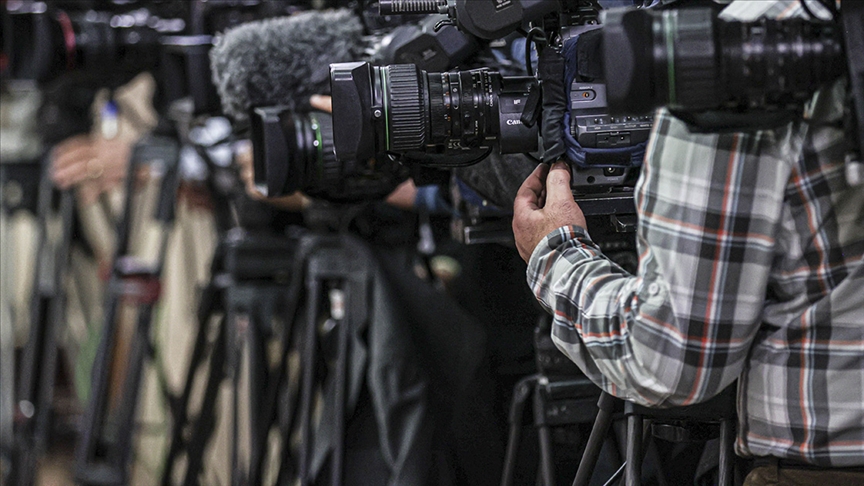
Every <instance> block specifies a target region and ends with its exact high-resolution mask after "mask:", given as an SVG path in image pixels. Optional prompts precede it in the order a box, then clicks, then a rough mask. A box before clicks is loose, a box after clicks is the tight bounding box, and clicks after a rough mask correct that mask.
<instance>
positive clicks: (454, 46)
mask: <svg viewBox="0 0 864 486" xmlns="http://www.w3.org/2000/svg"><path fill="white" fill-rule="evenodd" d="M443 19H444V17H443V16H428V15H422V16H419V18H418V17H417V16H414V17H411V18H410V19H409V21H407V22H402V23H398V22H395V21H394V20H392V19H390V20H389V21H388V22H387V23H386V25H383V24H382V23H380V22H379V23H373V24H374V25H372V26H371V27H370V26H369V25H364V26H363V27H365V29H364V30H365V31H366V32H365V33H366V34H367V35H363V36H362V38H361V37H360V36H359V35H357V34H356V33H353V32H348V30H346V31H345V32H342V29H347V27H346V25H348V24H344V25H340V26H339V27H338V28H335V29H330V30H328V31H327V32H326V33H325V34H323V36H322V35H319V33H317V32H307V30H309V29H307V28H306V27H305V26H304V25H299V24H300V23H301V22H300V20H298V21H297V22H293V19H283V20H280V21H279V22H280V25H279V26H278V32H277V29H276V26H275V25H267V26H263V25H262V26H260V28H261V29H267V30H273V33H272V36H271V37H270V40H271V41H274V45H273V46H272V47H273V49H269V50H268V53H266V54H261V56H262V58H265V57H266V58H268V59H271V61H272V62H270V64H274V63H277V62H280V60H281V59H282V58H287V57H297V56H303V59H302V60H301V61H296V62H295V63H294V65H293V66H291V68H290V69H285V74H284V75H281V76H273V78H278V79H271V76H270V75H269V74H268V75H261V76H258V77H256V78H255V79H249V80H247V79H245V78H244V79H243V81H242V82H237V83H235V82H234V80H233V79H229V78H231V76H230V75H227V76H226V78H225V80H224V81H223V82H221V84H223V85H234V84H242V85H244V87H243V88H242V89H241V91H244V93H249V96H244V97H242V98H243V99H242V101H239V102H238V103H236V105H237V108H238V109H237V110H236V111H240V110H241V109H242V108H245V107H246V106H247V105H249V119H250V124H251V126H250V128H251V130H250V131H251V139H252V145H253V153H254V163H255V178H256V183H258V184H259V185H266V189H267V190H266V193H267V195H268V196H270V197H277V196H281V195H286V194H291V193H293V192H295V191H302V192H304V193H305V194H307V195H309V196H312V197H315V198H320V199H326V200H329V201H333V202H356V201H367V200H372V199H379V198H382V197H384V196H386V195H387V194H389V193H390V192H391V191H392V190H393V189H394V188H395V187H396V186H397V185H398V184H399V183H400V182H401V181H403V180H405V179H406V178H407V177H408V169H407V167H405V166H403V165H401V164H399V163H398V162H397V161H395V160H391V159H388V158H382V157H377V158H376V157H372V156H370V157H346V156H343V157H337V155H336V152H335V150H334V147H333V122H332V118H331V116H330V115H329V114H327V113H321V112H315V111H309V110H308V107H306V106H303V105H304V104H305V103H298V102H295V99H297V98H303V99H304V100H305V99H306V98H308V96H309V95H310V94H326V93H329V92H330V82H329V70H328V71H327V72H326V73H325V76H326V79H325V82H326V85H325V86H320V84H321V83H320V80H319V79H318V73H317V72H316V71H315V66H308V65H307V64H317V62H316V61H319V60H322V59H327V60H333V59H352V58H357V57H363V58H365V59H368V61H369V62H371V63H376V64H378V63H380V64H387V63H391V62H413V63H414V64H415V65H417V66H420V67H422V68H426V69H439V70H440V69H449V68H452V67H454V66H458V65H461V64H462V63H464V62H465V61H466V60H468V59H469V58H471V56H473V55H475V54H477V53H478V52H480V51H481V50H483V49H485V48H486V46H485V45H484V43H482V42H481V41H480V40H479V39H477V38H475V37H474V36H472V35H469V34H465V33H463V32H460V31H459V30H457V29H456V28H455V27H453V26H443V28H438V29H435V26H436V24H438V23H439V22H440V21H441V20H443ZM354 20H359V18H357V19H354ZM364 20H365V17H364ZM308 21H309V22H312V23H313V24H315V25H317V23H316V22H317V20H315V19H311V18H310V19H309V20H308ZM367 24H368V22H367ZM357 27H358V29H359V28H360V25H359V24H358V25H357ZM241 30H242V27H241V28H240V29H238V31H237V32H232V33H229V35H228V36H226V41H225V43H224V44H225V46H227V47H226V48H229V49H232V48H234V47H235V46H236V48H237V49H240V50H243V51H245V50H246V47H245V46H246V45H249V44H251V43H252V42H251V41H250V39H246V38H245V37H250V36H252V35H253V34H252V33H242V32H241ZM229 36H230V38H227V37H229ZM241 37H244V38H243V39H241ZM354 37H357V38H356V39H355V38H354ZM348 38H350V39H352V41H353V42H352V47H351V49H347V50H353V51H356V52H345V51H346V49H343V48H342V47H338V46H333V45H330V44H331V43H334V42H335V43H339V44H340V45H341V44H342V43H343V42H342V41H343V40H345V39H348ZM278 39H282V40H284V41H285V42H284V43H283V42H281V41H278ZM264 42H268V41H264ZM289 43H290V44H291V45H303V46H306V50H307V52H294V51H293V48H291V47H289V46H288V45H287V44H289ZM283 44H285V45H284V48H281V47H280V46H282V45H283ZM357 44H362V47H361V48H357V47H356V46H357ZM221 50H222V49H221V48H220V49H219V51H221ZM259 50H260V49H254V50H252V52H253V54H250V55H252V56H255V55H258V51H259ZM277 51H278V52H277ZM319 51H320V52H319ZM238 52H240V51H239V50H238ZM350 54H353V56H352V55H350ZM217 57H219V58H222V57H228V56H224V55H223V54H222V52H219V53H218V54H217ZM232 57H233V56H232ZM310 60H311V61H310ZM327 64H328V62H327V61H325V62H324V64H323V65H324V66H325V69H327V68H326V66H327ZM287 67H288V66H286V68H287ZM273 70H281V68H273V67H271V71H273ZM216 71H217V78H219V77H220V71H221V70H220V69H217V70H216ZM307 71H311V72H307ZM301 78H302V79H301ZM217 82H218V81H217ZM250 84H251V85H252V89H250V90H247V89H246V87H247V86H249V85H250ZM252 90H254V93H252V92H251V91H252ZM226 91H227V90H226ZM232 91H236V90H232ZM225 99H226V96H223V101H224V100H225ZM227 99H229V100H231V99H234V97H232V95H231V94H228V96H227ZM261 101H264V103H262V102H261ZM274 102H281V103H280V104H275V105H274V104H273V103H274ZM262 104H263V105H264V106H258V105H262ZM267 105H272V106H267ZM232 111H233V110H232ZM373 155H374V154H373Z"/></svg>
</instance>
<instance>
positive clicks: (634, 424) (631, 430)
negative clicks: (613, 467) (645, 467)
mask: <svg viewBox="0 0 864 486" xmlns="http://www.w3.org/2000/svg"><path fill="white" fill-rule="evenodd" d="M641 478H642V416H641V415H639V414H635V413H634V414H631V415H628V416H627V466H626V468H625V470H624V481H625V484H626V485H627V486H639V483H640V481H641Z"/></svg>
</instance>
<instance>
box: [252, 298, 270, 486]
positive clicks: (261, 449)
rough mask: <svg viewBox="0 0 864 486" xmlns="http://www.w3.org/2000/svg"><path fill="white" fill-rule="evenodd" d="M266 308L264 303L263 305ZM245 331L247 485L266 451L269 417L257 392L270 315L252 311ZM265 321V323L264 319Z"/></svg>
mask: <svg viewBox="0 0 864 486" xmlns="http://www.w3.org/2000/svg"><path fill="white" fill-rule="evenodd" d="M265 307H267V306H265ZM251 320H252V322H251V325H250V327H249V333H248V340H247V341H248V350H249V366H248V377H249V378H248V380H249V390H250V392H249V397H248V398H249V423H248V426H249V427H248V428H249V431H250V438H249V439H250V440H249V479H248V481H249V484H261V481H262V478H263V475H262V474H263V472H262V468H263V464H264V456H265V455H266V451H267V436H268V431H269V430H270V424H271V422H272V421H271V420H270V417H267V416H265V415H264V413H263V412H264V410H265V404H264V396H263V393H261V392H262V391H263V390H264V385H265V384H266V383H267V382H268V376H267V360H266V357H265V356H266V350H265V342H264V341H265V339H266V336H264V333H263V330H264V328H265V327H267V326H269V325H270V323H271V322H272V316H270V315H267V314H265V315H263V316H261V315H259V314H258V313H257V312H252V319H251ZM268 321H269V322H268Z"/></svg>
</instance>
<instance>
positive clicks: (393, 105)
mask: <svg viewBox="0 0 864 486" xmlns="http://www.w3.org/2000/svg"><path fill="white" fill-rule="evenodd" d="M389 71H390V72H389V74H390V149H391V150H393V151H395V152H399V151H408V150H417V149H419V148H421V147H423V146H424V145H426V117H425V114H424V113H423V111H424V109H423V107H424V103H423V100H424V93H422V92H421V89H420V70H419V69H417V67H416V66H414V65H412V64H397V65H393V66H390V67H389Z"/></svg>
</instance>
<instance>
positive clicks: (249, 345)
mask: <svg viewBox="0 0 864 486" xmlns="http://www.w3.org/2000/svg"><path fill="white" fill-rule="evenodd" d="M351 213H352V212H351V211H348V212H347V214H346V211H345V209H344V208H327V207H325V208H322V209H320V210H319V213H318V214H317V218H318V220H319V223H318V224H315V227H316V230H314V231H300V230H298V231H295V232H293V233H292V234H290V235H288V236H286V237H276V236H272V235H270V236H262V235H256V234H253V233H249V232H246V231H243V230H240V229H236V230H232V231H231V232H229V233H228V234H227V235H226V237H225V238H224V239H223V241H222V243H221V244H220V248H221V249H222V250H221V251H219V252H218V254H217V257H218V258H217V259H214V269H219V271H218V272H214V275H213V280H212V281H211V284H210V285H208V287H207V290H205V293H204V296H203V298H202V302H201V307H200V309H199V326H200V327H199V334H198V337H197V339H196V342H195V346H194V350H193V352H192V361H191V362H190V367H189V371H188V373H187V381H186V385H185V387H184V390H183V392H182V395H181V396H180V397H179V400H178V401H177V403H176V406H174V407H173V410H174V419H175V423H174V428H173V435H172V440H171V445H170V449H169V454H168V457H167V458H166V465H165V468H164V475H163V480H162V483H163V484H172V481H173V477H174V471H175V468H176V466H177V463H178V461H179V459H180V458H181V457H183V456H184V455H185V457H186V463H187V468H186V472H185V479H184V481H183V482H184V484H197V483H198V482H199V475H200V472H201V468H202V464H203V454H204V449H205V444H206V443H207V442H208V440H209V439H210V438H211V436H212V432H213V428H214V425H215V408H214V407H215V401H216V400H215V398H216V394H217V391H218V389H219V387H220V384H221V382H223V381H224V380H225V379H228V378H230V379H231V381H232V383H233V384H234V387H233V388H234V390H233V393H232V407H231V408H232V412H233V413H232V415H233V417H232V429H233V435H234V439H235V440H234V441H233V445H232V450H231V465H232V467H231V470H232V483H233V484H260V483H261V482H262V480H263V479H264V476H265V472H264V462H265V458H266V456H267V449H268V448H267V446H268V439H269V437H270V431H271V429H273V428H274V427H276V430H277V432H278V435H279V436H280V437H281V442H282V448H283V453H282V455H281V458H279V460H278V461H276V462H278V464H277V466H278V482H279V483H280V484H282V483H284V482H286V481H288V480H289V478H292V477H297V478H299V481H300V484H312V483H314V482H315V481H316V478H317V476H318V474H319V473H320V471H321V468H322V466H323V463H324V459H325V456H329V457H330V471H329V479H330V482H331V484H334V485H336V484H342V479H343V468H344V465H343V458H344V451H345V444H344V436H345V428H346V427H345V418H346V415H347V413H348V412H349V409H350V408H351V407H352V406H353V404H354V403H356V401H357V397H358V395H359V388H360V385H361V380H358V379H356V377H355V379H351V375H352V373H358V372H359V370H361V369H362V368H363V366H364V362H365V355H364V353H363V351H362V349H361V348H360V347H358V346H357V345H356V343H357V342H358V340H359V339H360V337H359V336H360V333H361V332H362V330H363V328H364V327H365V326H366V323H367V320H368V317H369V309H368V303H369V298H370V295H371V294H370V292H371V289H370V279H371V274H372V269H371V266H370V265H371V264H370V259H371V255H370V254H369V253H368V252H367V251H366V249H365V244H364V243H363V242H361V241H359V240H358V239H356V238H354V237H352V236H349V235H347V234H346V233H345V232H344V231H336V232H333V231H331V230H332V229H333V228H334V227H335V228H344V227H345V226H346V224H347V222H348V221H350V218H351V217H352V215H351ZM313 224H314V223H313ZM328 228H329V230H328ZM325 290H326V291H328V295H329V305H325V304H324V302H325V301H326V300H327V299H324V298H322V296H323V295H324V292H325ZM304 297H305V305H304V306H302V309H303V310H305V323H304V325H303V326H302V328H299V326H295V324H298V323H300V321H301V320H302V318H303V316H302V315H301V314H302V312H301V305H300V304H301V300H302V299H304ZM277 302H278V304H277ZM219 311H223V312H224V318H223V319H222V322H221V323H220V325H219V330H218V334H217V338H216V340H215V343H214V344H213V346H212V352H211V353H210V358H209V360H208V361H205V355H206V354H207V353H206V348H207V347H208V345H207V342H206V341H207V340H206V327H207V323H208V322H209V321H210V319H211V316H212V315H213V314H216V313H218V312H219ZM322 312H323V313H324V314H328V315H329V316H330V319H329V320H328V324H329V326H332V331H331V335H332V334H335V340H336V354H335V359H334V362H335V366H334V370H333V371H332V372H331V373H330V374H329V376H326V377H323V374H322V371H321V365H320V361H321V358H320V357H319V353H320V352H321V351H320V350H319V348H320V347H321V346H322V343H321V342H320V341H319V339H318V335H319V330H318V327H319V317H320V316H321V315H322ZM275 315H282V316H284V320H283V322H284V325H283V326H282V328H281V329H276V328H274V327H273V325H272V322H273V317H274V316H275ZM274 334H275V335H278V336H279V341H280V353H279V354H280V356H279V359H278V361H277V363H276V365H275V366H272V365H269V364H268V363H267V360H265V359H263V355H264V349H265V347H266V346H265V341H267V338H268V336H272V335H274ZM298 336H300V337H301V338H302V339H301V340H300V356H301V358H300V372H301V373H302V377H301V379H300V382H301V385H300V390H291V389H290V386H289V383H288V382H289V380H288V372H289V350H290V349H291V345H292V340H296V339H297V337H298ZM223 364H224V366H223ZM205 367H206V368H209V371H208V378H207V384H206V385H205V391H204V397H203V400H202V402H201V403H202V407H201V409H200V411H199V412H198V414H197V416H196V417H192V416H191V414H190V412H189V408H190V404H191V401H192V390H193V388H194V378H195V376H196V374H197V373H198V372H199V369H203V368H205ZM241 378H244V379H245V381H246V382H247V383H248V388H249V390H250V393H248V403H247V404H246V405H247V407H248V410H249V412H248V416H249V423H247V424H243V429H244V430H248V431H249V437H248V439H247V440H245V441H244V442H246V445H248V454H247V456H246V457H245V458H243V460H241V458H240V445H239V442H240V441H239V440H237V439H238V436H239V431H240V429H241V424H240V417H239V415H240V414H239V413H238V410H239V407H240V396H241V394H242V393H241V386H240V383H241ZM316 383H318V384H320V385H321V386H322V387H323V388H324V391H325V397H326V398H325V403H324V409H323V412H322V413H323V416H325V417H330V418H332V420H322V421H321V423H320V425H319V426H318V429H317V433H314V434H313V428H314V424H313V422H314V420H313V415H314V414H313V403H314V401H315V388H316ZM298 425H299V431H300V450H299V453H298V454H297V456H296V459H295V458H294V456H293V455H292V454H289V453H288V449H289V442H290V441H289V437H290V435H291V432H292V430H294V429H295V426H298ZM184 437H188V440H187V439H184Z"/></svg>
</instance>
